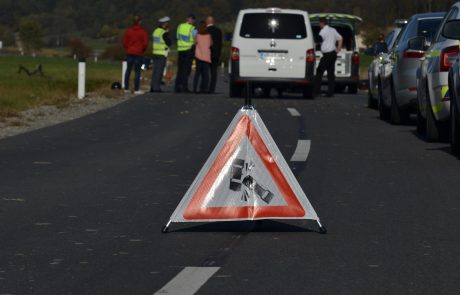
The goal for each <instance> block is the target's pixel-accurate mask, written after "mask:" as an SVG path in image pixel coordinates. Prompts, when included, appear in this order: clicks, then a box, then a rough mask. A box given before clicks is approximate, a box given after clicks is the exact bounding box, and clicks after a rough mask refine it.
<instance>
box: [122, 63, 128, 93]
mask: <svg viewBox="0 0 460 295" xmlns="http://www.w3.org/2000/svg"><path fill="white" fill-rule="evenodd" d="M127 68H128V63H127V62H126V60H124V61H123V63H122V64H121V88H122V89H125V73H126V69H127Z"/></svg>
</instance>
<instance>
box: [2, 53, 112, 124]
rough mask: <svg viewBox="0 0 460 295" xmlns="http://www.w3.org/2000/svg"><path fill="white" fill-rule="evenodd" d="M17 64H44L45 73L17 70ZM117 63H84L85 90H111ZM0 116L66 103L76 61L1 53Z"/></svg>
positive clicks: (73, 90)
mask: <svg viewBox="0 0 460 295" xmlns="http://www.w3.org/2000/svg"><path fill="white" fill-rule="evenodd" d="M19 64H21V65H24V66H25V67H27V68H29V69H34V68H35V67H36V65H37V64H42V65H43V70H44V73H45V77H40V76H31V77H29V76H27V75H26V74H24V73H23V74H18V73H17V71H18V67H19ZM120 72H121V70H120V65H119V64H109V63H102V62H101V63H94V62H88V63H87V81H86V89H87V91H88V92H101V93H105V94H107V95H109V94H110V91H111V90H110V85H111V84H112V82H114V81H117V80H118V81H119V80H120ZM0 81H1V83H0V117H14V116H17V114H18V112H20V111H23V110H26V109H29V108H32V107H37V106H41V105H55V106H57V107H65V106H66V105H67V104H68V103H69V100H70V99H71V98H72V97H75V96H76V93H77V62H76V61H74V60H73V59H70V58H45V57H37V58H33V57H5V56H2V57H0Z"/></svg>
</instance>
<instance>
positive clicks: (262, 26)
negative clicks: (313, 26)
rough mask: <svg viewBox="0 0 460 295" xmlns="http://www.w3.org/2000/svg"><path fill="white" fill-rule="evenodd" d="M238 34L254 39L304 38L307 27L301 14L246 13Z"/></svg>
mask: <svg viewBox="0 0 460 295" xmlns="http://www.w3.org/2000/svg"><path fill="white" fill-rule="evenodd" d="M240 36H241V37H243V38H256V39H272V38H273V39H305V38H306V37H307V29H306V25H305V18H304V17H303V15H301V14H288V13H247V14H245V15H244V17H243V22H242V24H241V30H240Z"/></svg>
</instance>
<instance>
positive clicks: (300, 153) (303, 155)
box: [291, 139, 311, 162]
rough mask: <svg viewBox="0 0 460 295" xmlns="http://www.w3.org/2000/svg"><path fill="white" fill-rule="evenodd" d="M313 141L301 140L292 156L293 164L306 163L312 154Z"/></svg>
mask: <svg viewBox="0 0 460 295" xmlns="http://www.w3.org/2000/svg"><path fill="white" fill-rule="evenodd" d="M310 147H311V140H304V139H300V140H298V141H297V147H296V149H295V152H294V154H293V155H292V158H291V162H305V161H307V159H308V154H310Z"/></svg>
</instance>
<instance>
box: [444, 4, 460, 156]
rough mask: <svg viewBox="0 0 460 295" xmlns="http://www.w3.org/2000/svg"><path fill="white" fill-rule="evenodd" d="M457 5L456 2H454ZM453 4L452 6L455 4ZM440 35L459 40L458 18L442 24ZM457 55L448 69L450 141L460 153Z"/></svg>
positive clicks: (459, 62) (459, 82)
mask: <svg viewBox="0 0 460 295" xmlns="http://www.w3.org/2000/svg"><path fill="white" fill-rule="evenodd" d="M455 5H457V4H455ZM455 5H454V6H455ZM442 35H443V36H445V37H446V38H449V39H455V40H460V19H455V20H448V21H446V23H445V24H444V27H443V31H442ZM459 57H460V56H458V58H457V59H456V61H455V63H454V64H453V65H452V67H451V68H450V70H449V76H448V81H449V84H448V86H449V92H450V98H451V103H450V143H451V147H452V152H453V153H454V154H456V155H460V60H459Z"/></svg>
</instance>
